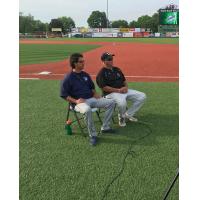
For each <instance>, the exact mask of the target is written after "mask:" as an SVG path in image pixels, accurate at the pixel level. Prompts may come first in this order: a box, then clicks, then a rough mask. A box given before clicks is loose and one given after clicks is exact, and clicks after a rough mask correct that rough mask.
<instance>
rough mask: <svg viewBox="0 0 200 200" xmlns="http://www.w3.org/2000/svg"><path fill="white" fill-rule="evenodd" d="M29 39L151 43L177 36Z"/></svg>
mask: <svg viewBox="0 0 200 200" xmlns="http://www.w3.org/2000/svg"><path fill="white" fill-rule="evenodd" d="M29 40H61V41H83V42H139V43H151V44H178V43H179V38H48V39H44V38H43V39H38V38H35V39H29Z"/></svg>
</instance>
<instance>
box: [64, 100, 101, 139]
mask: <svg viewBox="0 0 200 200" xmlns="http://www.w3.org/2000/svg"><path fill="white" fill-rule="evenodd" d="M74 107H75V106H74V104H72V103H68V107H67V116H66V121H67V120H69V115H70V112H73V114H74V117H75V120H73V121H72V123H75V122H77V123H78V126H79V129H80V131H81V133H82V134H83V135H84V136H87V135H88V134H87V135H86V134H85V132H84V129H86V128H87V126H83V125H81V120H82V119H84V114H82V113H80V112H78V111H76V110H75V109H74ZM92 112H93V113H94V112H95V113H96V114H97V118H98V119H99V122H100V123H101V124H103V122H102V120H101V117H100V115H99V110H98V108H92ZM80 115H81V117H80Z"/></svg>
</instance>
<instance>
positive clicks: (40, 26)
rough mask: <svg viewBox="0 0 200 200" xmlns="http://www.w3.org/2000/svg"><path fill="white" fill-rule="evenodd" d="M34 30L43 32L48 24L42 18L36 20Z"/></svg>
mask: <svg viewBox="0 0 200 200" xmlns="http://www.w3.org/2000/svg"><path fill="white" fill-rule="evenodd" d="M33 31H41V32H46V31H47V29H46V24H45V23H42V22H41V21H40V20H35V21H34V29H33Z"/></svg>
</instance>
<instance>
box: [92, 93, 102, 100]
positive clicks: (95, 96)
mask: <svg viewBox="0 0 200 200" xmlns="http://www.w3.org/2000/svg"><path fill="white" fill-rule="evenodd" d="M93 97H94V98H96V99H100V98H101V95H99V94H97V93H94V95H93Z"/></svg>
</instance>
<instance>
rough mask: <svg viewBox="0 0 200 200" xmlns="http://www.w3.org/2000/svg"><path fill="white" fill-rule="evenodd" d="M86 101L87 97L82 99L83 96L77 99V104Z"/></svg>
mask: <svg viewBox="0 0 200 200" xmlns="http://www.w3.org/2000/svg"><path fill="white" fill-rule="evenodd" d="M84 102H85V99H82V98H80V99H77V100H76V104H79V103H84Z"/></svg>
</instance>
